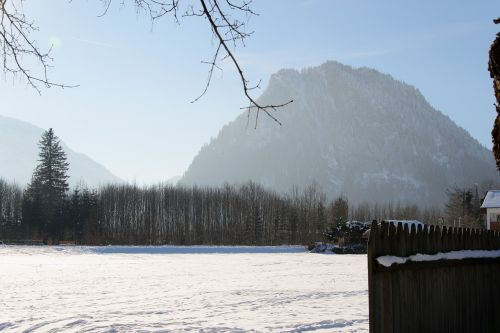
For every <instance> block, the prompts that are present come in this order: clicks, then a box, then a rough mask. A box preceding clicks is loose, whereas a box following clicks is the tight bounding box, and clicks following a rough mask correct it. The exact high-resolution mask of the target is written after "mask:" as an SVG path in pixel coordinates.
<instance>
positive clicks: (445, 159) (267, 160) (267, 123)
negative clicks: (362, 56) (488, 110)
mask: <svg viewBox="0 0 500 333" xmlns="http://www.w3.org/2000/svg"><path fill="white" fill-rule="evenodd" d="M289 98H293V99H294V102H293V103H292V104H290V105H289V106H287V107H286V108H284V109H281V110H279V111H278V112H277V113H276V114H275V115H276V116H277V117H278V118H279V119H280V121H281V122H282V123H283V126H281V127H280V126H278V125H277V124H276V123H274V122H273V121H272V120H270V119H269V118H268V117H265V115H262V116H261V117H260V118H259V123H258V127H257V129H254V128H253V127H254V126H253V124H251V125H250V126H247V115H246V114H242V115H240V116H239V117H238V118H237V119H236V120H234V121H233V122H231V123H229V124H228V125H226V126H224V127H223V128H222V129H221V131H220V132H219V135H218V136H217V137H216V138H215V139H213V140H212V141H211V142H210V143H209V144H207V145H205V146H204V147H202V149H201V150H200V152H199V153H198V155H197V156H196V157H195V158H194V159H193V162H192V163H191V165H190V167H189V168H188V170H187V171H186V173H185V174H184V176H183V178H182V179H181V180H180V184H198V185H220V184H223V183H224V182H229V183H238V182H245V181H248V180H253V181H256V182H258V183H261V184H262V185H264V186H267V187H270V188H273V189H275V190H278V191H284V192H287V191H290V190H291V188H292V186H293V185H297V186H299V188H304V187H305V186H307V185H309V184H311V183H312V182H313V181H316V182H317V183H318V184H319V185H320V186H321V188H322V190H323V191H325V192H326V193H327V194H328V196H329V197H333V196H337V195H340V194H344V195H347V197H348V198H349V200H350V201H351V202H355V203H359V202H362V201H370V202H374V201H378V202H388V201H392V202H397V201H401V202H414V203H421V204H430V205H440V204H442V203H443V202H444V200H445V199H446V189H447V188H448V187H451V186H464V185H469V186H470V185H473V184H474V183H478V184H480V183H482V182H483V181H487V180H493V181H498V172H497V171H496V169H495V163H494V161H493V156H492V153H491V151H490V150H488V149H486V148H485V147H484V146H482V145H481V144H480V143H479V142H478V141H477V140H475V139H474V138H472V137H471V136H470V135H469V133H467V132H466V131H465V130H464V129H463V128H460V127H458V126H457V125H456V124H455V123H454V122H453V121H452V120H451V119H450V118H448V117H447V116H445V115H443V114H442V113H441V112H439V111H437V110H435V109H434V108H433V107H432V106H431V105H429V103H428V102H427V101H426V100H425V98H424V96H422V94H421V93H420V92H419V91H418V90H417V89H416V88H414V87H412V86H410V85H408V84H405V83H403V82H401V81H398V80H395V79H393V78H392V77H391V76H390V75H386V74H382V73H380V72H378V71H376V70H373V69H368V68H352V67H350V66H345V65H342V64H340V63H338V62H334V61H330V62H327V63H325V64H323V65H321V66H319V67H314V68H308V69H305V70H302V71H300V72H299V71H296V70H281V71H279V72H278V73H276V74H274V75H273V76H272V77H271V79H270V82H269V86H268V88H267V89H266V90H265V91H264V93H263V94H262V96H261V97H260V101H261V102H262V104H264V105H266V104H269V103H277V102H283V101H287V100H288V99H289Z"/></svg>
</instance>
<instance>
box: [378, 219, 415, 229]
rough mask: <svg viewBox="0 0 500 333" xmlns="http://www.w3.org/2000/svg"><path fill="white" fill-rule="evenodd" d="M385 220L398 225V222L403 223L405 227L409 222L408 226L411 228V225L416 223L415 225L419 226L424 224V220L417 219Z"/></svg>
mask: <svg viewBox="0 0 500 333" xmlns="http://www.w3.org/2000/svg"><path fill="white" fill-rule="evenodd" d="M384 221H385V222H388V223H392V224H394V225H396V226H398V223H402V224H403V227H404V226H405V224H408V228H411V226H412V225H413V224H414V225H415V227H418V226H419V225H422V226H423V225H424V224H423V223H422V222H420V221H417V220H384Z"/></svg>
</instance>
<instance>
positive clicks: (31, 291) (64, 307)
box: [0, 246, 368, 332]
mask: <svg viewBox="0 0 500 333" xmlns="http://www.w3.org/2000/svg"><path fill="white" fill-rule="evenodd" d="M0 330H1V331H5V332H11V331H12V332H22V331H25V332H139V331H140V332H150V331H161V332H171V331H174V332H179V331H180V332H186V331H194V332H248V331H252V332H304V331H322V332H337V331H341V332H359V331H368V292H367V274H366V256H365V255H321V254H309V253H304V252H303V249H301V248H294V247H284V248H265V247H264V248H245V247H235V248H226V247H223V248H209V247H195V248H188V247H160V248H157V247H156V248H155V247H20V246H0Z"/></svg>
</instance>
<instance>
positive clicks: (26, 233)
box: [0, 181, 445, 245]
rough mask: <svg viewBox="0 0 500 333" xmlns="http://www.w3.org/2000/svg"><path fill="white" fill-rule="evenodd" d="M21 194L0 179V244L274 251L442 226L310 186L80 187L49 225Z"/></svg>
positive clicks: (408, 208)
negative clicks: (391, 225)
mask: <svg viewBox="0 0 500 333" xmlns="http://www.w3.org/2000/svg"><path fill="white" fill-rule="evenodd" d="M30 198H31V196H30V195H27V190H24V191H23V190H22V189H21V188H20V187H19V186H17V185H14V184H9V183H7V182H5V181H0V239H3V240H16V239H40V240H44V241H45V242H49V243H50V242H53V243H58V242H59V241H60V240H74V241H76V242H77V243H78V244H87V245H98V244H154V245H157V244H174V245H195V244H197V245H198V244H199V245H201V244H207V245H280V244H310V243H311V242H315V241H321V240H324V233H325V231H327V230H328V229H329V228H331V227H334V226H336V225H338V224H339V223H345V222H346V221H348V220H359V221H370V220H373V219H419V220H421V221H422V222H424V223H432V224H436V223H444V221H445V218H444V217H443V214H445V210H442V209H435V208H427V209H419V208H418V207H417V206H415V205H402V204H395V205H393V204H385V205H381V204H367V203H364V204H360V205H356V206H351V207H350V206H349V203H348V201H347V199H345V198H337V199H335V200H333V201H331V202H327V200H326V199H325V195H324V194H323V193H321V192H320V191H319V190H318V189H317V187H316V186H314V185H312V186H310V187H309V188H307V189H306V190H304V191H301V192H299V191H294V193H293V194H291V195H279V194H277V193H275V192H272V191H269V190H266V189H264V188H263V187H261V186H259V185H257V184H254V183H248V184H244V185H241V186H231V185H225V186H223V187H217V188H209V187H192V188H187V187H173V186H170V185H156V186H144V187H139V186H136V185H107V186H103V187H101V188H99V189H89V188H86V187H84V186H81V187H78V188H75V189H73V190H71V191H69V194H67V195H65V196H64V197H63V198H62V204H61V205H59V206H58V207H60V208H59V211H57V212H56V213H55V214H53V215H54V216H56V217H57V218H54V219H53V222H52V223H51V225H50V226H48V225H44V224H43V219H42V218H40V216H39V214H40V212H43V211H44V208H43V207H34V206H33V204H32V200H31V199H30Z"/></svg>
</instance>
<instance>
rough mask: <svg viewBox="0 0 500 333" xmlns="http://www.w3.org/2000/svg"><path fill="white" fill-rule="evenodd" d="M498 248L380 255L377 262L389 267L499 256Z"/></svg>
mask: <svg viewBox="0 0 500 333" xmlns="http://www.w3.org/2000/svg"><path fill="white" fill-rule="evenodd" d="M499 257H500V250H493V251H485V250H462V251H451V252H445V253H442V252H439V253H436V254H421V253H417V254H414V255H411V256H409V257H396V256H381V257H378V258H377V262H378V263H379V264H381V265H382V266H385V267H390V266H392V265H393V264H405V263H407V262H409V261H410V262H421V261H436V260H462V259H471V258H499Z"/></svg>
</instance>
